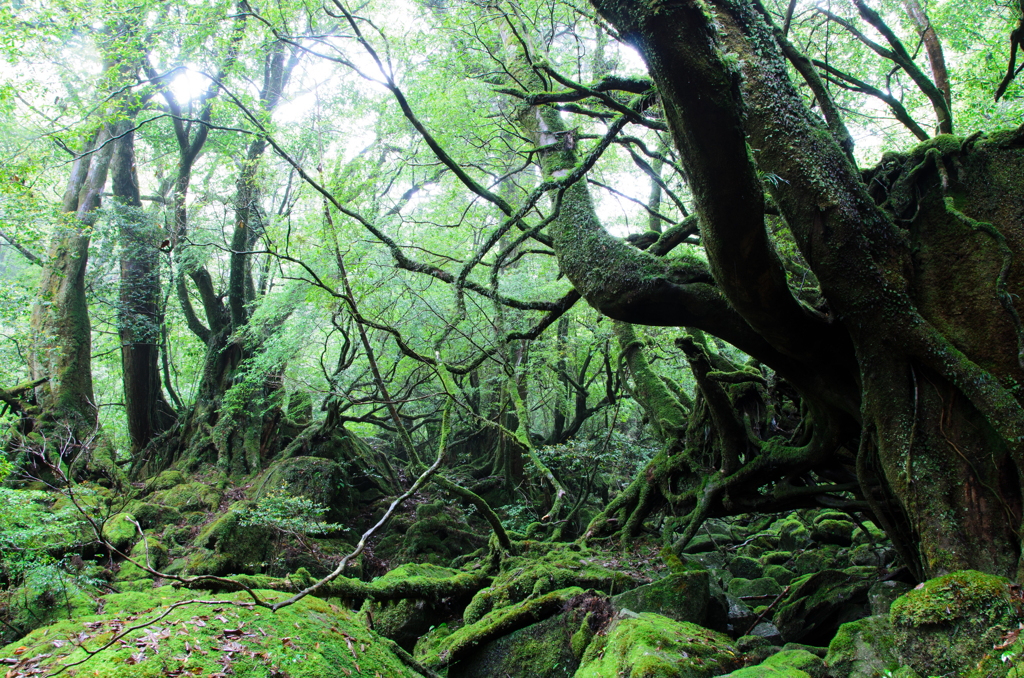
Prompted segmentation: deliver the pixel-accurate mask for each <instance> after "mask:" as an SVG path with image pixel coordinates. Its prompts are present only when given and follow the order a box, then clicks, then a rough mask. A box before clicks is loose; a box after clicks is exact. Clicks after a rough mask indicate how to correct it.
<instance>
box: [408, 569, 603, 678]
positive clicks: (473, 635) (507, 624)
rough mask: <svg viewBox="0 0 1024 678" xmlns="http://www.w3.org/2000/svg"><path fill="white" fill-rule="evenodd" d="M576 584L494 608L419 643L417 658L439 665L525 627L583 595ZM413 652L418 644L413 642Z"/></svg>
mask: <svg viewBox="0 0 1024 678" xmlns="http://www.w3.org/2000/svg"><path fill="white" fill-rule="evenodd" d="M583 593H584V591H583V589H581V588H579V587H572V588H565V589H558V590H557V591H551V592H549V593H545V594H543V595H539V596H535V597H532V598H530V599H528V600H523V601H522V602H519V603H515V604H511V605H506V606H503V607H500V608H498V609H495V610H493V611H491V612H489V613H487V614H486V615H484V616H483V617H481V618H480V619H478V620H477V621H476V622H474V623H472V624H466V625H465V626H463V627H462V628H460V629H458V630H457V631H455V632H453V633H452V634H451V635H448V636H446V637H445V638H443V639H441V640H440V642H438V643H436V644H425V645H423V646H422V651H423V652H424V654H423V655H419V654H418V655H417V657H418V658H419V659H420V660H421V661H422V662H423V663H424V664H425V665H427V666H430V667H432V668H435V669H437V668H441V667H444V666H447V665H448V664H450V663H451V662H454V661H458V660H460V659H462V658H464V657H465V656H467V655H469V654H471V653H472V652H473V651H475V650H476V649H477V648H479V647H480V646H482V645H484V644H486V643H489V642H490V641H492V640H496V639H497V638H500V637H501V636H504V635H507V634H509V633H512V632H514V631H518V630H519V629H522V628H526V627H527V626H530V625H531V624H534V623H536V622H538V621H541V620H543V619H547V618H548V617H551V616H552V615H554V614H556V613H557V612H559V611H561V610H562V609H563V608H564V607H565V606H566V603H568V602H569V601H570V600H572V599H573V598H574V597H576V596H578V595H581V594H583ZM416 650H417V652H420V651H421V646H420V645H417V647H416Z"/></svg>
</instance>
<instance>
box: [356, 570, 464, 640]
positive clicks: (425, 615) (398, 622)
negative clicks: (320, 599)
mask: <svg viewBox="0 0 1024 678" xmlns="http://www.w3.org/2000/svg"><path fill="white" fill-rule="evenodd" d="M459 574H460V572H459V571H458V570H452V569H449V568H447V567H439V566H437V565H429V564H422V565H417V564H408V565H402V566H400V567H397V568H395V569H393V570H391V571H390V572H388V573H387V574H385V575H384V576H382V577H379V578H378V579H375V580H374V582H373V583H374V584H375V585H380V586H388V585H391V584H395V583H401V584H403V585H406V586H410V587H411V590H413V591H415V589H416V587H417V585H418V584H419V585H422V587H423V589H424V591H426V589H427V588H428V587H429V588H430V589H431V595H430V596H429V597H428V596H427V595H419V596H415V595H414V596H412V597H410V598H406V599H403V600H398V601H395V602H388V603H368V606H369V609H370V613H371V614H372V615H373V623H374V630H376V631H377V633H379V634H381V635H382V636H385V637H387V638H390V639H392V640H394V641H395V642H397V643H398V644H399V645H401V646H402V647H403V648H405V649H406V650H408V651H412V649H413V648H414V647H415V645H416V641H417V639H419V637H420V636H422V635H423V634H425V633H426V632H427V631H429V630H430V629H431V627H434V626H438V625H439V624H442V623H444V622H447V621H450V620H451V619H453V618H455V617H457V616H459V615H460V614H461V613H462V610H463V609H464V608H465V606H466V603H468V602H469V596H467V595H465V593H464V592H463V590H462V589H458V590H456V589H452V591H451V593H449V594H448V595H445V594H444V593H443V592H439V593H437V592H434V591H433V588H434V586H435V585H436V584H437V583H439V582H442V581H444V580H451V579H452V578H453V577H456V576H457V575H459Z"/></svg>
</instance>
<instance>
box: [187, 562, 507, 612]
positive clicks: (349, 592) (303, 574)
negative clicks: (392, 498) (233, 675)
mask: <svg viewBox="0 0 1024 678" xmlns="http://www.w3.org/2000/svg"><path fill="white" fill-rule="evenodd" d="M313 581H315V580H314V579H313V578H312V577H311V576H310V575H309V573H308V572H307V571H306V570H305V568H299V570H298V572H296V573H295V574H292V575H290V576H288V577H284V578H278V577H267V576H264V575H235V576H232V577H225V578H223V579H222V580H221V581H211V580H206V579H200V580H197V581H194V582H189V583H187V584H185V586H186V587H191V588H201V589H206V590H210V589H211V588H212V589H214V590H223V589H224V588H227V587H228V586H230V585H231V584H230V583H226V582H238V583H239V584H242V585H244V586H247V587H249V588H260V589H267V590H272V591H288V592H294V591H298V590H301V589H303V588H305V587H307V586H309V585H310V584H312V583H313ZM490 582H491V580H490V579H489V578H487V577H484V576H482V575H480V574H476V573H472V572H459V571H457V570H450V569H448V568H444V567H438V566H435V565H403V566H401V567H399V568H396V569H395V570H392V571H391V572H389V573H388V574H387V575H385V576H384V577H382V578H381V579H378V580H377V581H374V582H370V583H367V582H364V581H360V580H358V579H352V578H350V577H338V578H336V579H334V580H333V581H330V582H327V583H325V584H324V585H323V586H321V587H320V588H318V589H317V590H316V592H315V595H316V596H317V597H319V598H341V599H342V600H346V601H358V600H364V599H368V600H373V601H376V602H385V601H389V600H405V599H409V600H426V601H429V602H432V603H436V602H440V601H441V600H444V599H448V598H454V599H468V598H471V597H472V596H473V595H474V594H475V593H477V592H478V591H480V590H481V589H483V588H485V587H486V586H487V585H488V584H489V583H490Z"/></svg>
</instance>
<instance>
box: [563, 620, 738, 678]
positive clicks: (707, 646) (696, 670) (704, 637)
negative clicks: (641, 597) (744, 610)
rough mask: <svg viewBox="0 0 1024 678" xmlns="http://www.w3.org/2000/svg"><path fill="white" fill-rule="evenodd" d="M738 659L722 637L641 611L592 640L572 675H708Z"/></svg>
mask: <svg viewBox="0 0 1024 678" xmlns="http://www.w3.org/2000/svg"><path fill="white" fill-rule="evenodd" d="M741 663H742V661H741V654H740V652H739V651H738V650H737V649H736V647H735V646H734V645H733V644H732V641H730V640H729V638H728V637H727V636H724V635H722V634H720V633H716V632H714V631H709V630H708V629H705V628H702V627H700V626H697V625H696V624H690V623H687V622H677V621H673V620H671V619H669V618H668V617H662V616H661V615H659V614H654V613H651V612H644V613H642V614H639V615H635V616H627V617H620V618H618V619H616V620H615V621H613V622H612V625H611V627H609V629H608V631H607V633H606V634H605V635H604V636H598V637H597V638H595V639H594V641H593V642H591V644H590V646H589V647H588V648H587V651H586V653H585V654H584V655H583V662H582V664H581V665H580V668H579V670H578V671H577V672H576V678H619V677H620V676H622V677H623V678H670V677H674V676H686V677H687V678H704V677H705V676H707V677H709V678H710V676H720V675H722V674H723V673H728V672H729V671H732V670H734V669H738V668H739V667H740V665H741Z"/></svg>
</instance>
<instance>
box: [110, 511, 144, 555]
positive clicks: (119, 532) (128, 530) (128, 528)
mask: <svg viewBox="0 0 1024 678" xmlns="http://www.w3.org/2000/svg"><path fill="white" fill-rule="evenodd" d="M133 520H134V516H132V515H131V514H129V513H117V514H115V515H113V516H111V517H110V518H109V519H108V520H107V521H106V522H104V523H103V538H104V539H106V540H107V542H109V543H110V545H111V546H113V547H114V548H116V549H117V550H118V551H121V552H122V553H127V552H128V551H129V549H131V547H132V544H134V543H135V542H136V540H138V539H139V538H140V535H139V529H138V528H137V527H135V523H134V522H132V521H133Z"/></svg>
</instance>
